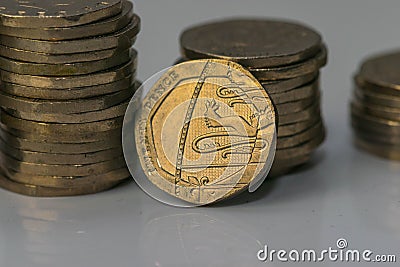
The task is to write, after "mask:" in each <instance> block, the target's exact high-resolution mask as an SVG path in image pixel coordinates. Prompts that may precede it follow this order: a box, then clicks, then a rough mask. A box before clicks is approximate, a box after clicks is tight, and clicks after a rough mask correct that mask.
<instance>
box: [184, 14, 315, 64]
mask: <svg viewBox="0 0 400 267" xmlns="http://www.w3.org/2000/svg"><path fill="white" fill-rule="evenodd" d="M321 42H322V41H321V36H320V35H319V34H318V33H317V32H316V31H314V30H313V29H310V28H309V27H307V26H304V25H300V24H298V23H292V22H285V21H274V20H263V19H259V20H257V19H234V20H227V21H221V22H213V23H211V24H205V25H201V26H197V27H193V28H189V29H187V30H186V31H185V32H183V34H182V35H181V45H182V51H183V54H184V56H185V57H186V58H191V59H194V58H207V57H208V58H209V57H213V58H222V59H228V60H233V61H236V62H238V63H240V64H242V65H244V66H247V67H250V66H251V67H254V68H262V67H265V66H269V67H273V66H282V65H289V64H292V63H295V62H299V61H303V60H305V59H308V58H310V57H312V56H314V55H315V54H316V53H317V52H318V51H319V50H320V49H321Z"/></svg>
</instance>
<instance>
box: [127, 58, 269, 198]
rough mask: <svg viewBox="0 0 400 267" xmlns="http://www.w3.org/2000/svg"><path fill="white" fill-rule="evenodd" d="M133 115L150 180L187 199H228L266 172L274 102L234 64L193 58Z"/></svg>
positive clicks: (154, 89) (171, 71) (159, 85)
mask: <svg viewBox="0 0 400 267" xmlns="http://www.w3.org/2000/svg"><path fill="white" fill-rule="evenodd" d="M128 111H129V108H128ZM136 118H137V120H136V123H135V125H136V126H135V140H136V147H137V151H138V154H139V158H140V164H141V166H142V168H143V171H144V173H145V175H146V176H147V178H148V180H150V181H151V182H152V183H153V184H154V185H155V186H157V187H158V188H159V189H161V190H163V191H164V192H167V193H169V194H170V195H172V196H175V197H176V198H178V199H180V200H184V201H186V202H188V203H192V204H194V205H205V204H210V203H213V202H216V201H219V200H222V199H225V198H228V197H231V196H233V195H235V194H237V193H239V192H241V191H243V190H245V189H246V188H248V186H249V185H250V184H251V182H253V181H255V180H257V179H259V178H260V177H261V176H262V177H266V174H267V172H268V171H269V169H270V167H271V165H272V160H273V156H274V151H275V140H276V125H275V112H274V108H273V105H272V103H271V100H270V99H269V96H268V95H267V93H266V91H265V90H264V89H263V87H262V85H261V84H260V83H259V82H258V81H257V80H256V79H255V78H254V77H253V76H252V75H251V74H250V73H249V72H248V71H246V70H245V69H244V68H243V67H241V66H240V65H238V64H236V63H234V62H229V61H225V60H196V61H190V62H185V63H182V64H179V65H176V66H174V67H172V68H170V69H169V70H168V71H166V72H165V73H164V74H163V75H162V76H161V77H160V78H159V80H158V81H157V82H156V83H155V84H154V86H152V88H151V89H150V91H149V93H148V94H147V95H146V97H145V98H144V100H143V102H142V104H141V108H140V109H139V111H138V114H137V116H136ZM125 136H126V135H125ZM128 166H129V163H128Z"/></svg>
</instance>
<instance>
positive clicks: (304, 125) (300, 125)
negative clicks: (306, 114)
mask: <svg viewBox="0 0 400 267" xmlns="http://www.w3.org/2000/svg"><path fill="white" fill-rule="evenodd" d="M320 120H321V117H320V116H314V117H312V118H311V119H310V120H306V121H301V122H296V123H291V124H285V125H279V126H278V138H281V137H285V136H293V135H296V134H298V133H301V132H302V131H304V130H306V129H308V128H310V127H311V126H313V125H314V124H315V123H317V122H318V121H320Z"/></svg>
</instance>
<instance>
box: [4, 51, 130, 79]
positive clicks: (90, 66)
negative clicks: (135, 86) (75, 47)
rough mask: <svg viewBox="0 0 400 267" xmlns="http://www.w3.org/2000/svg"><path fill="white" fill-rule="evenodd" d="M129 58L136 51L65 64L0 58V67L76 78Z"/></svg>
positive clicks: (119, 63)
mask: <svg viewBox="0 0 400 267" xmlns="http://www.w3.org/2000/svg"><path fill="white" fill-rule="evenodd" d="M131 56H133V57H136V51H135V50H133V49H132V50H131V49H128V50H125V51H122V52H120V53H118V54H116V55H114V56H112V57H109V58H105V59H101V60H95V61H88V62H78V63H66V64H43V63H30V62H23V61H16V60H12V59H9V58H5V57H1V56H0V67H1V69H3V70H6V71H9V72H14V73H19V74H26V75H34V76H35V75H43V76H68V75H69V76H76V75H84V74H90V73H95V72H99V71H104V70H107V69H110V68H113V67H116V66H119V65H122V64H125V63H127V62H128V61H129V60H130V58H131Z"/></svg>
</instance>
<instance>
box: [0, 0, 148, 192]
mask: <svg viewBox="0 0 400 267" xmlns="http://www.w3.org/2000/svg"><path fill="white" fill-rule="evenodd" d="M3 2H4V3H1V4H0V19H1V20H0V69H1V70H0V73H1V88H0V107H1V119H0V122H1V124H0V126H1V127H0V159H1V160H0V166H1V173H0V186H1V187H3V188H6V189H9V190H11V191H14V192H17V193H21V194H26V195H32V196H69V195H80V194H90V193H96V192H99V191H103V190H106V189H109V188H111V187H113V186H115V185H117V184H118V183H120V182H121V181H123V180H125V179H127V178H129V176H130V175H129V172H128V170H127V168H126V165H125V161H124V158H123V153H122V145H121V134H122V133H121V132H122V122H123V117H124V114H125V111H126V108H127V105H128V103H129V100H130V98H131V97H132V95H133V93H134V91H135V88H136V87H137V82H136V80H135V79H136V78H135V77H136V61H137V53H136V51H135V50H134V49H132V48H131V47H132V45H133V44H134V42H135V40H136V36H137V34H138V32H139V29H140V19H139V17H138V16H137V15H135V14H134V13H133V4H132V3H131V2H129V1H125V0H122V1H121V0H108V1H98V0H86V1H70V2H69V4H65V3H66V2H65V1H59V0H51V1H50V0H46V1H3Z"/></svg>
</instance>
